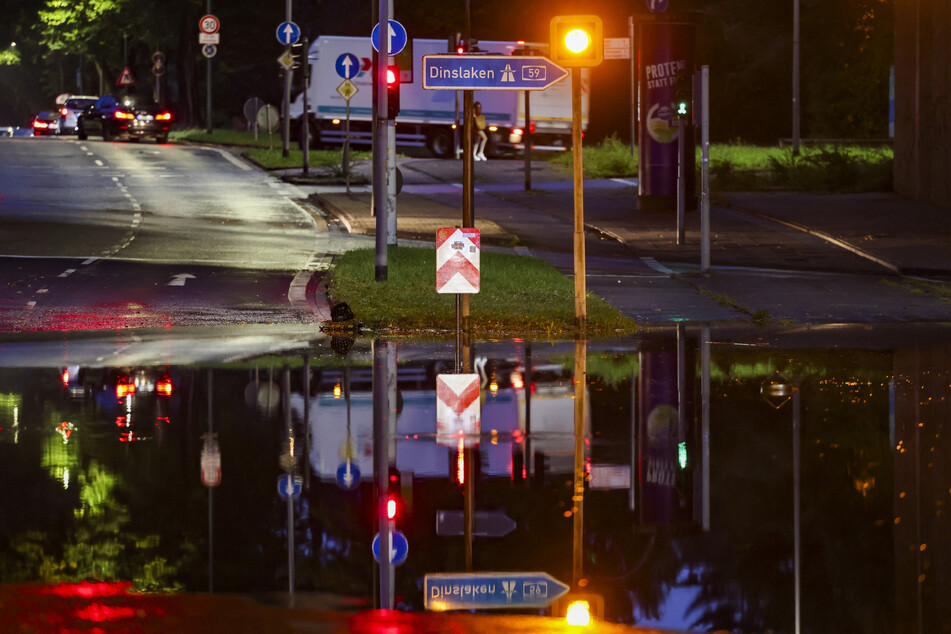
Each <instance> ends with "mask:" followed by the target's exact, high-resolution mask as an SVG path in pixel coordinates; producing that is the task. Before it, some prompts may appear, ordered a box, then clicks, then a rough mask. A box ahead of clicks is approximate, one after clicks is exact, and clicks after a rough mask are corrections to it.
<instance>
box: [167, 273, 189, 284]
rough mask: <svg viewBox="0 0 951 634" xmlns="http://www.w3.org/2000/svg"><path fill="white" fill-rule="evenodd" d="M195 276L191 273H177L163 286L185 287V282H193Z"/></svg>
mask: <svg viewBox="0 0 951 634" xmlns="http://www.w3.org/2000/svg"><path fill="white" fill-rule="evenodd" d="M193 279H195V276H194V275H192V274H191V273H179V274H178V275H173V276H172V281H171V282H169V283H168V284H166V285H165V286H185V280H193Z"/></svg>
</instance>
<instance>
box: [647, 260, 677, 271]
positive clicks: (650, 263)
mask: <svg viewBox="0 0 951 634" xmlns="http://www.w3.org/2000/svg"><path fill="white" fill-rule="evenodd" d="M641 261H642V262H644V264H646V265H647V266H648V267H649V268H652V269H654V270H655V271H659V272H660V273H663V274H665V275H675V272H674V271H673V270H672V269H668V268H667V267H666V266H664V265H663V264H661V263H660V262H658V261H657V260H655V259H654V258H641Z"/></svg>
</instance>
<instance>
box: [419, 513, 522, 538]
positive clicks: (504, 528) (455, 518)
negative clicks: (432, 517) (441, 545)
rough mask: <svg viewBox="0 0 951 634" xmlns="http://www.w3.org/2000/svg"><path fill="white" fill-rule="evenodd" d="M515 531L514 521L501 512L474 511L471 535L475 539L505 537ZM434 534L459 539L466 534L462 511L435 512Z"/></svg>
mask: <svg viewBox="0 0 951 634" xmlns="http://www.w3.org/2000/svg"><path fill="white" fill-rule="evenodd" d="M514 530H515V520H513V519H512V518H511V517H509V516H508V515H506V514H505V513H503V512H502V511H476V512H475V524H474V526H473V528H472V534H473V535H474V536H476V537H505V536H506V535H508V534H509V533H511V532H512V531H514ZM436 534H437V535H440V536H443V537H459V536H462V535H465V534H466V525H465V514H464V513H463V512H462V511H436Z"/></svg>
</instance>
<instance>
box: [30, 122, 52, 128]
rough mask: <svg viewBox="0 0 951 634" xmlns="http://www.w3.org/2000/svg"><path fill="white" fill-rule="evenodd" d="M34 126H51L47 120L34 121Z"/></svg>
mask: <svg viewBox="0 0 951 634" xmlns="http://www.w3.org/2000/svg"><path fill="white" fill-rule="evenodd" d="M33 127H34V128H48V127H50V124H48V123H46V122H45V121H34V122H33Z"/></svg>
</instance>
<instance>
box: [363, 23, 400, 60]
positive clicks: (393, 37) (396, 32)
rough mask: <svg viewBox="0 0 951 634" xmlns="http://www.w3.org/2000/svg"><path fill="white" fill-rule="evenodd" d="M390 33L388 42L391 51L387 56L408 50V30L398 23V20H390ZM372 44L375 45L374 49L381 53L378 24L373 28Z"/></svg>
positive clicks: (371, 34)
mask: <svg viewBox="0 0 951 634" xmlns="http://www.w3.org/2000/svg"><path fill="white" fill-rule="evenodd" d="M389 24H390V32H389V34H388V35H387V41H388V46H389V50H388V51H387V53H386V54H387V55H396V54H397V53H399V52H400V51H402V50H403V49H404V48H406V42H407V41H408V37H407V35H406V28H405V27H404V26H403V25H402V24H400V23H399V22H397V21H396V20H390V22H389ZM370 42H371V43H372V44H373V49H374V50H375V51H376V52H377V53H379V52H380V25H379V24H377V25H376V26H374V27H373V32H372V33H370Z"/></svg>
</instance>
